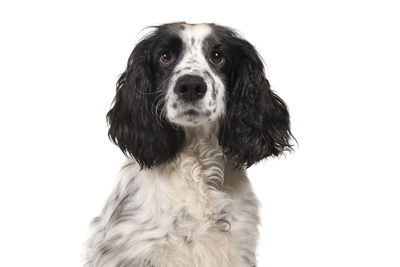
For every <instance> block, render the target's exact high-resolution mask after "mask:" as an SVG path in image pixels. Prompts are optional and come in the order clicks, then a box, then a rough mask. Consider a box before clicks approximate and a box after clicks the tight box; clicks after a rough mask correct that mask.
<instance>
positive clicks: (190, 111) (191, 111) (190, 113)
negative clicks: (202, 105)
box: [183, 108, 200, 116]
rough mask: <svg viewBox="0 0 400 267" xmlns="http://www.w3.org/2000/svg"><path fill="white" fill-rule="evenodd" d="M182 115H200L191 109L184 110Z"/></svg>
mask: <svg viewBox="0 0 400 267" xmlns="http://www.w3.org/2000/svg"><path fill="white" fill-rule="evenodd" d="M183 115H189V116H197V115H200V112H199V111H197V110H195V109H192V108H191V109H188V110H185V111H184V112H183Z"/></svg>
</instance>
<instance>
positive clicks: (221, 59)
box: [107, 23, 291, 168]
mask: <svg viewBox="0 0 400 267" xmlns="http://www.w3.org/2000/svg"><path fill="white" fill-rule="evenodd" d="M107 119H108V122H109V124H110V129H109V136H110V138H111V139H112V140H113V141H114V142H115V143H116V144H117V145H118V146H119V147H120V148H121V150H122V151H123V152H124V153H125V154H128V155H130V156H132V157H134V158H135V159H136V161H137V162H138V163H139V164H140V165H141V167H144V168H150V167H152V166H156V165H159V164H163V163H167V162H169V161H171V160H172V159H173V158H174V157H175V155H176V154H177V153H178V152H179V150H180V149H181V148H182V146H184V144H185V142H186V141H187V140H189V139H190V136H186V134H185V132H186V131H185V129H188V128H196V127H203V128H204V127H205V128H211V127H212V128H213V129H214V128H215V129H217V130H216V132H215V135H216V136H217V137H218V141H219V144H220V145H221V146H222V148H223V151H224V153H225V155H226V156H227V157H228V158H230V159H232V160H234V161H235V162H237V163H238V164H240V165H244V166H245V167H249V166H251V165H252V164H254V163H255V162H258V161H260V160H261V159H263V158H266V157H269V156H278V155H280V154H281V153H283V152H284V151H285V150H290V148H291V145H290V144H289V141H290V138H291V133H290V122H289V113H288V111H287V107H286V105H285V103H284V102H283V101H282V99H280V98H279V97H278V96H277V95H276V94H275V93H274V92H272V91H271V89H270V85H269V83H268V80H267V79H266V78H265V74H264V66H263V63H262V60H261V58H260V56H259V55H258V53H257V52H256V50H255V48H254V47H253V46H252V45H251V44H250V43H249V42H247V41H246V40H244V39H243V38H241V37H240V36H239V35H238V34H236V33H235V32H234V31H232V30H231V29H229V28H226V27H223V26H219V25H215V24H186V23H172V24H165V25H161V26H157V27H155V29H154V31H152V32H151V33H150V34H149V35H147V36H146V37H145V38H143V39H142V40H141V41H140V42H139V43H138V44H137V45H136V47H135V48H134V50H133V52H132V54H131V55H130V57H129V60H128V64H127V68H126V70H125V72H124V73H123V74H122V75H121V77H120V78H119V80H118V82H117V94H116V96H115V99H114V104H113V107H112V109H111V110H110V111H109V112H108V114H107ZM215 126H217V127H215Z"/></svg>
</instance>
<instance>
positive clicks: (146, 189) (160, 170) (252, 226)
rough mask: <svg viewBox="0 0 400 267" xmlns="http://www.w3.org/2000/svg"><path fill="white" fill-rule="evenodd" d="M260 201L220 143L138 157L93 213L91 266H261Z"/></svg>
mask: <svg viewBox="0 0 400 267" xmlns="http://www.w3.org/2000/svg"><path fill="white" fill-rule="evenodd" d="M257 226H258V203H257V200H256V198H255V196H254V194H253V192H252V190H251V187H250V184H249V182H248V179H247V177H246V174H245V171H244V170H241V169H235V168H234V166H233V164H232V163H231V162H229V161H228V162H226V160H225V158H224V156H223V153H222V152H221V150H220V147H219V146H218V145H212V144H210V143H209V142H207V141H204V142H197V143H196V145H191V146H187V147H186V148H185V149H184V150H183V151H182V152H181V153H180V155H179V156H178V157H177V158H176V160H174V162H172V163H169V164H166V165H163V166H160V167H157V168H153V169H151V170H139V168H138V166H137V164H135V163H134V162H130V163H128V164H127V165H126V166H125V167H124V168H123V169H122V170H121V176H120V181H119V184H118V185H117V187H116V188H115V190H114V191H113V193H112V194H111V196H110V198H109V199H108V201H107V203H106V205H105V207H104V209H103V212H102V214H101V215H100V216H99V217H97V218H95V219H94V222H93V234H92V236H91V238H90V239H89V241H88V249H87V255H86V260H87V266H91V267H94V266H96V267H97V266H110V267H111V266H121V267H122V266H126V267H128V266H131V267H136V266H143V267H144V266H148V267H150V266H154V267H170V266H171V267H175V266H176V267H178V266H179V267H185V266H188V267H189V266H191V267H192V266H196V267H217V266H218V267H225V266H229V267H236V266H237V267H239V266H240V267H244V266H247V267H251V266H255V247H256V242H257V237H258V232H257Z"/></svg>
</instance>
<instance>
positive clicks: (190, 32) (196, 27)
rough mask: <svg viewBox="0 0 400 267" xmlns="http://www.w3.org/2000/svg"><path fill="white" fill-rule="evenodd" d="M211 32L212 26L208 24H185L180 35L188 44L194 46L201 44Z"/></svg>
mask: <svg viewBox="0 0 400 267" xmlns="http://www.w3.org/2000/svg"><path fill="white" fill-rule="evenodd" d="M211 32H212V28H211V27H210V25H208V24H183V28H182V30H181V31H180V36H181V38H182V41H183V42H185V43H186V44H187V45H188V46H193V45H199V44H201V43H202V41H203V40H204V39H206V38H207V36H209V35H210V34H211Z"/></svg>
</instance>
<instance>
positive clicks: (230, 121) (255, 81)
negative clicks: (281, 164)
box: [219, 38, 292, 167]
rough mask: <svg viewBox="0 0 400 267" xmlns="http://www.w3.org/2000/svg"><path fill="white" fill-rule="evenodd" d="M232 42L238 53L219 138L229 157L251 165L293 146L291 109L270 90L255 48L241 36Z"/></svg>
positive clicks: (235, 58)
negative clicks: (291, 141)
mask: <svg viewBox="0 0 400 267" xmlns="http://www.w3.org/2000/svg"><path fill="white" fill-rule="evenodd" d="M233 45H234V50H235V52H234V54H235V56H234V59H233V60H234V62H233V64H232V66H233V69H232V72H231V77H230V81H228V84H229V86H228V87H229V88H228V89H227V92H226V94H227V98H226V99H227V103H226V104H227V111H226V116H225V117H224V118H223V121H222V123H221V127H220V132H219V142H220V144H221V146H222V147H223V149H224V152H225V154H226V155H227V156H228V157H230V158H232V159H233V160H235V161H236V162H237V163H238V164H242V165H244V166H246V167H250V166H251V165H252V164H254V163H256V162H258V161H260V160H262V159H264V158H267V157H269V156H278V155H280V154H282V153H283V152H284V151H286V150H291V145H290V144H289V141H290V139H291V137H292V134H291V132H290V120H289V112H288V110H287V107H286V104H285V103H284V102H283V100H282V99H281V98H279V96H277V95H276V94H275V93H274V92H272V91H271V89H270V85H269V82H268V80H267V79H266V78H265V74H264V66H263V63H262V60H261V59H260V57H259V55H258V53H257V52H256V50H255V48H254V47H253V46H252V45H251V44H250V43H248V42H247V41H245V40H243V39H240V38H237V39H235V40H234V42H233Z"/></svg>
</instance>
